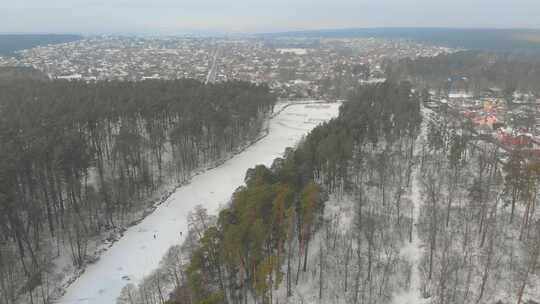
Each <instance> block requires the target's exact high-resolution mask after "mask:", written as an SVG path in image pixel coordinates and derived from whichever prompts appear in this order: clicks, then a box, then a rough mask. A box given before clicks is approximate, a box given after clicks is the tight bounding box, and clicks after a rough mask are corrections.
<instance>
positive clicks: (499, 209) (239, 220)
mask: <svg viewBox="0 0 540 304" xmlns="http://www.w3.org/2000/svg"><path fill="white" fill-rule="evenodd" d="M461 56H463V57H461ZM477 56H480V57H477ZM484 56H487V57H484ZM471 58H472V59H471ZM479 58H480V59H479ZM492 59H493V60H495V61H496V63H493V64H491V65H490V66H489V68H486V67H485V66H482V67H481V68H480V67H478V68H477V67H475V66H474V65H472V64H471V65H469V64H468V62H469V60H473V61H474V62H479V61H481V60H486V61H487V62H491V60H492ZM387 64H388V69H387V71H386V73H388V76H389V77H388V79H387V80H386V81H385V82H376V83H369V84H364V85H360V86H357V87H355V88H353V89H351V90H349V94H348V97H347V99H346V100H344V101H343V102H342V103H341V105H340V108H339V114H338V116H337V117H336V118H334V119H331V120H329V121H327V122H324V123H321V124H318V125H317V126H316V127H314V128H313V129H312V130H311V132H309V134H307V135H306V136H304V137H303V138H302V140H301V141H300V142H299V143H298V144H297V145H296V146H295V147H290V148H287V149H286V151H285V152H284V153H283V155H282V156H281V157H279V158H276V159H275V160H274V161H273V163H272V164H271V165H270V166H265V165H255V166H254V167H253V168H251V169H249V170H248V171H247V172H245V180H244V181H245V184H244V185H242V186H240V187H238V188H237V189H236V190H235V191H234V193H231V195H230V199H229V200H228V202H227V204H226V205H225V206H221V207H220V210H219V212H217V213H216V212H214V211H215V210H211V209H209V208H207V207H205V205H204V204H201V205H200V206H198V207H196V208H195V209H193V210H190V212H189V215H188V216H187V222H188V227H189V230H188V231H184V232H182V231H178V232H175V233H179V234H180V236H181V237H182V238H183V239H182V240H183V242H182V243H180V244H178V245H176V246H173V247H171V248H170V249H169V250H168V252H167V254H166V255H165V256H164V257H163V258H162V260H161V262H160V263H159V267H158V268H157V269H155V270H154V271H153V272H152V273H151V274H150V275H148V276H147V277H146V278H145V279H144V280H143V281H142V282H139V283H137V284H135V283H130V282H129V280H126V284H125V287H124V288H123V289H122V292H121V295H120V296H119V297H118V299H117V303H119V304H155V303H159V304H165V303H166V304H274V303H275V304H278V303H291V304H292V303H295V304H296V303H298V304H300V303H306V304H307V303H336V304H394V303H395V304H398V303H405V304H406V303H409V304H419V303H422V304H427V303H430V304H463V303H467V304H469V303H470V304H484V303H485V304H506V303H517V304H521V303H530V304H533V303H537V302H538V301H539V299H540V287H538V283H540V281H539V279H540V278H539V277H538V276H539V274H540V265H539V263H538V260H539V258H540V220H539V219H538V218H537V215H538V213H539V210H538V208H537V203H536V201H537V197H538V187H539V185H540V165H539V163H538V162H535V161H531V160H530V159H528V158H526V157H524V154H522V153H520V151H516V153H513V154H511V155H509V157H508V158H507V160H505V161H502V159H501V153H500V146H498V145H495V144H493V143H492V142H489V141H486V140H483V139H485V137H482V135H481V134H480V135H479V134H478V133H477V132H475V131H474V130H472V127H471V124H470V122H467V121H465V120H462V119H456V117H455V116H454V115H452V114H451V113H449V112H447V110H448V109H447V108H436V109H433V108H430V107H428V106H426V105H427V104H428V103H429V102H430V101H431V96H430V92H429V90H428V89H430V88H436V89H438V90H439V91H441V90H445V86H446V85H447V83H446V82H447V79H445V78H444V77H446V76H444V75H448V74H453V73H468V75H470V77H471V79H472V80H471V81H470V82H468V83H469V84H471V86H473V87H474V88H472V90H476V88H477V87H478V88H480V87H482V88H484V87H485V86H489V85H494V84H497V85H500V86H502V87H504V90H510V87H512V88H513V89H512V93H513V91H514V90H515V88H516V87H517V86H520V87H521V88H523V89H531V90H532V89H534V87H533V85H534V84H532V83H528V82H525V83H524V82H523V81H522V79H525V78H527V79H530V78H533V76H534V77H536V74H535V73H536V72H537V71H536V70H535V67H536V66H537V65H532V66H528V65H525V64H523V63H522V62H520V61H519V60H518V59H516V58H509V57H504V58H503V59H496V58H495V59H494V57H489V56H488V55H486V54H480V55H479V54H477V53H458V54H451V55H444V56H442V55H441V56H440V57H434V58H429V59H427V58H421V59H419V60H417V61H414V62H412V61H407V60H405V61H399V62H393V63H387ZM391 64H394V65H391ZM507 67H511V68H509V69H511V70H512V71H513V72H512V73H510V72H509V73H508V75H506V76H501V77H502V78H501V79H492V78H486V75H488V74H491V72H488V71H489V69H492V70H499V69H500V70H506V68H507ZM486 69H487V70H486ZM465 70H467V71H465ZM471 71H472V72H471ZM499 75H500V73H499ZM511 75H513V76H511ZM526 75H529V76H526ZM508 79H511V80H512V81H509V80H508ZM518 84H519V85H518ZM505 86H506V87H505ZM447 93H449V92H447ZM505 93H506V92H503V94H505ZM276 102H277V100H276V97H275V96H274V95H273V94H272V93H271V90H270V88H269V87H268V86H267V85H264V84H263V85H256V84H250V83H247V82H237V81H229V82H223V83H217V84H212V83H210V84H204V83H201V82H199V81H196V80H188V79H184V80H174V81H172V80H168V81H164V80H145V81H140V82H119V81H107V82H90V83H85V82H79V81H59V80H55V81H43V80H21V81H17V82H15V83H9V84H0V143H1V145H0V185H2V187H1V188H0V211H1V212H0V232H1V234H0V237H1V238H0V304H13V303H20V302H19V301H21V299H22V298H24V299H25V301H27V302H29V303H32V304H33V303H36V304H38V303H40V304H41V303H43V304H48V303H54V302H53V300H54V299H55V297H58V296H59V293H61V291H60V290H57V287H56V285H55V284H53V283H52V282H57V281H61V278H58V276H60V275H61V274H60V273H59V272H58V271H57V270H56V264H55V263H56V259H58V258H59V257H61V256H67V257H69V264H70V265H72V267H73V268H74V269H75V271H79V272H80V273H82V272H84V267H85V266H87V265H88V264H92V263H94V262H96V260H97V258H98V256H99V250H100V249H99V248H100V247H99V246H97V244H100V243H103V242H105V243H108V244H112V243H114V242H115V241H116V240H118V239H120V238H121V237H122V235H123V233H124V232H125V230H126V229H127V227H130V226H133V225H136V224H137V223H140V222H141V221H142V220H143V219H144V218H145V217H146V216H148V215H149V214H151V213H152V212H153V211H154V210H155V209H156V208H159V203H163V202H165V200H166V199H167V197H168V196H169V195H171V194H172V193H173V192H174V189H175V188H176V187H178V186H182V185H186V184H188V183H189V182H190V180H191V179H192V177H193V176H194V175H195V174H197V173H198V172H201V171H204V170H208V169H211V168H214V167H216V166H219V165H220V164H223V162H224V161H225V160H227V159H228V158H230V157H232V156H233V155H235V154H237V153H238V152H239V151H242V149H244V148H245V147H247V146H249V145H250V144H252V143H253V142H256V141H257V140H259V139H260V138H261V136H264V134H265V132H268V130H267V128H268V124H267V123H268V121H269V120H270V119H271V118H272V117H273V116H274V115H275V114H276V112H275V111H274V110H275V109H274V108H275V104H276ZM509 103H510V102H509ZM308 106H312V107H313V106H316V105H314V104H309V105H307V107H308ZM319 106H320V105H319ZM325 106H326V105H325ZM336 107H337V105H336ZM304 110H305V108H304ZM291 115H300V114H298V113H296V114H295V113H292V114H291ZM286 122H287V121H286V120H284V121H280V123H286ZM310 123H312V122H310ZM317 123H318V122H317ZM242 174H244V172H242ZM211 190H212V189H208V191H211ZM156 202H157V203H156ZM182 233H184V234H183V235H182ZM154 238H156V235H154ZM70 283H72V282H70ZM60 295H61V294H60ZM82 300H84V299H82Z"/></svg>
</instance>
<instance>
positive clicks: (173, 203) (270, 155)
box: [58, 103, 340, 304]
mask: <svg viewBox="0 0 540 304" xmlns="http://www.w3.org/2000/svg"><path fill="white" fill-rule="evenodd" d="M339 106H340V104H338V103H332V104H327V105H322V104H318V105H317V106H313V105H309V104H297V105H291V106H288V107H286V108H284V109H283V110H282V112H281V113H279V114H278V115H276V116H275V117H273V118H272V119H271V121H270V124H269V133H268V135H267V136H266V137H264V138H263V139H262V140H260V141H259V142H257V143H255V144H254V145H252V146H251V147H249V148H248V149H246V150H245V151H243V152H242V153H240V154H238V155H236V156H235V157H233V158H232V159H230V160H228V161H227V162H225V163H224V164H222V165H221V166H219V167H217V168H214V169H211V170H209V171H206V172H204V173H202V174H200V175H197V176H195V177H194V178H193V180H192V181H191V183H189V184H188V185H186V186H184V187H181V188H179V189H178V190H177V191H176V192H175V193H174V194H173V195H172V196H171V197H169V199H168V200H167V201H166V202H165V203H164V204H162V205H161V206H160V207H159V208H158V209H157V210H155V211H154V213H152V214H151V215H149V216H148V217H146V218H145V219H144V220H143V221H142V222H141V223H140V224H138V225H136V226H133V227H131V228H129V229H128V230H127V231H126V233H125V234H124V236H123V237H122V239H121V240H120V241H118V242H117V243H115V244H114V246H112V247H111V248H110V249H109V250H108V251H106V252H105V253H104V254H103V255H102V256H101V258H100V260H99V261H98V262H97V263H95V264H93V265H89V266H88V267H87V269H86V271H85V272H84V274H82V275H81V277H80V278H79V279H78V280H77V281H75V282H74V283H73V284H72V285H71V286H69V287H68V289H67V292H66V294H65V295H64V296H63V297H62V298H61V299H60V300H59V301H58V303H61V304H71V303H85V304H90V303H96V304H109V303H111V304H112V303H115V301H116V298H117V297H118V296H119V295H120V292H121V289H122V288H123V287H124V286H125V285H126V284H128V283H134V284H137V283H139V282H140V281H141V280H142V279H143V278H144V276H146V275H148V274H149V273H151V271H152V270H154V269H155V268H157V267H158V265H159V262H160V260H161V258H162V257H163V255H164V254H165V253H166V252H167V250H168V249H169V247H171V246H173V245H176V244H179V243H182V242H183V237H182V235H181V234H180V232H186V231H187V230H188V227H187V215H188V213H189V212H190V211H191V210H193V208H194V207H196V206H197V205H203V206H204V207H205V208H206V209H208V210H209V211H210V212H211V213H216V212H217V211H218V210H219V208H220V207H221V206H223V205H225V204H226V203H227V202H228V201H229V199H230V197H231V194H232V193H233V192H234V190H235V189H236V188H238V187H239V186H241V185H242V184H243V183H244V176H245V173H246V170H247V169H249V168H252V167H254V166H255V165H257V164H264V165H267V166H269V165H271V164H272V162H273V160H274V159H275V158H276V157H279V156H281V155H282V153H283V152H284V150H285V148H287V147H291V146H294V145H295V144H296V143H297V142H298V141H299V140H300V139H301V138H302V136H304V135H305V134H307V133H308V132H309V131H310V130H311V129H313V128H314V127H315V126H316V125H317V123H318V122H321V121H326V120H329V119H331V118H333V117H335V116H337V114H338V109H339ZM183 235H184V236H186V235H187V233H183Z"/></svg>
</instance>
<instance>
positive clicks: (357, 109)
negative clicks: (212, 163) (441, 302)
mask: <svg viewBox="0 0 540 304" xmlns="http://www.w3.org/2000/svg"><path fill="white" fill-rule="evenodd" d="M419 100H420V97H419V96H418V94H416V93H414V91H412V90H411V85H410V84H409V83H399V84H398V83H390V82H388V83H383V84H378V85H375V86H372V87H363V88H360V89H358V90H356V91H355V92H353V94H352V95H351V97H350V98H349V101H348V102H346V103H345V104H344V105H343V106H342V108H341V109H340V115H339V117H338V118H336V119H334V120H332V121H330V122H329V123H326V124H323V125H321V126H318V127H316V128H315V129H314V130H313V131H312V132H311V133H310V134H309V135H308V136H307V137H306V138H305V139H304V140H303V141H302V142H301V143H300V145H299V146H298V148H297V149H295V150H288V151H287V153H286V154H285V157H284V158H282V159H281V158H280V159H276V160H275V161H274V163H273V165H272V167H271V168H266V167H263V166H258V167H256V168H254V169H252V170H250V171H248V172H247V174H246V185H245V186H243V187H241V188H239V189H238V190H237V191H236V192H235V194H234V195H233V197H232V201H231V204H230V206H229V207H228V208H226V209H224V210H223V211H221V212H220V214H219V216H218V217H211V216H208V214H207V213H206V212H205V210H204V209H203V208H202V207H201V208H199V209H197V210H195V211H194V212H193V213H192V215H191V216H190V217H189V220H190V225H189V226H190V227H191V230H190V232H189V236H188V238H187V241H186V244H184V246H183V247H182V248H175V249H171V250H172V252H175V253H174V254H173V253H171V254H169V255H170V256H177V257H178V256H180V257H182V258H177V259H169V258H167V259H166V261H164V265H163V266H162V267H161V269H160V270H158V271H156V273H155V274H153V275H152V276H151V277H150V278H149V279H148V280H147V281H146V282H143V284H141V286H139V288H138V289H135V288H134V286H132V285H129V286H128V287H127V288H125V289H124V291H123V294H122V297H121V298H120V302H122V303H132V304H133V303H147V302H148V303H149V302H152V301H157V302H163V299H164V298H165V297H166V295H164V294H163V292H164V290H166V288H165V287H164V286H166V284H167V282H170V283H171V284H173V285H174V286H175V292H174V293H173V297H172V299H171V302H173V303H254V302H255V303H274V302H276V301H278V300H279V298H280V297H287V298H290V297H295V296H298V294H296V293H297V287H298V286H299V284H302V282H305V281H315V279H314V278H313V277H314V276H315V275H314V274H313V273H316V277H317V279H316V281H317V282H319V283H320V288H319V295H318V297H319V299H323V298H324V299H333V298H332V297H333V296H335V295H336V292H337V293H339V294H341V295H342V296H343V297H345V298H347V299H350V302H351V303H360V301H362V302H364V299H369V300H370V301H371V302H375V301H378V300H377V299H385V300H388V299H389V298H390V297H391V295H392V292H391V291H392V290H391V289H390V288H389V287H391V286H394V285H395V284H397V283H396V280H389V275H390V273H392V272H393V271H395V270H394V268H395V267H394V266H392V265H398V266H396V267H398V268H399V269H401V268H403V267H405V268H407V267H408V266H407V265H405V263H403V262H400V261H399V254H397V252H398V249H399V244H402V243H403V242H405V241H406V240H408V239H409V234H408V233H401V231H408V230H409V229H410V226H411V222H410V220H409V221H407V220H405V219H406V216H407V215H408V213H407V214H406V212H405V211H401V213H400V210H401V209H400V208H405V206H406V204H405V202H404V200H403V199H402V198H401V195H400V194H402V193H403V190H402V187H405V186H406V185H407V184H408V183H409V178H408V177H410V174H411V166H412V163H413V158H412V153H413V151H412V146H413V144H414V138H415V137H416V135H417V134H418V132H419V127H420V123H421V114H420V102H419ZM385 163H386V164H390V163H391V164H395V165H396V166H393V165H392V166H390V165H389V166H386V165H385ZM390 185H392V186H390ZM345 193H349V194H353V214H355V215H354V218H355V219H354V224H351V226H350V227H349V230H348V231H347V232H343V233H342V232H341V231H340V230H339V229H336V227H337V226H338V221H339V218H338V217H337V216H336V217H333V218H332V219H328V218H327V217H326V216H325V215H324V214H325V212H324V208H325V205H324V201H326V200H327V198H328V195H332V196H334V195H339V196H343V195H345ZM394 198H396V199H395V200H394ZM404 210H405V209H404ZM407 210H408V209H407ZM394 223H397V224H395V225H397V228H396V227H395V226H394ZM318 231H326V236H327V237H325V238H324V240H321V237H320V234H319V233H317V232H318ZM396 231H399V232H400V233H399V236H397V237H396V235H398V234H396ZM313 244H316V246H315V245H313ZM323 247H324V248H323ZM341 249H345V250H343V252H344V255H341V254H340V255H339V257H344V260H339V262H338V263H336V261H337V258H336V259H334V260H332V254H327V252H331V251H335V252H336V253H337V252H342V251H341ZM310 252H311V254H310ZM312 252H317V259H316V261H315V259H314V254H313V253H312ZM325 252H326V253H325ZM388 252H391V254H390V255H389V256H387V255H386V254H387V253H388ZM169 255H168V256H169ZM336 256H337V255H336ZM331 260H332V261H333V262H332V261H331ZM332 263H336V265H335V267H340V269H341V268H342V267H343V265H344V263H346V264H345V268H346V269H347V270H345V273H346V276H347V277H350V278H349V279H348V280H347V279H345V283H344V284H341V285H340V287H336V288H337V289H335V290H334V288H333V287H331V286H330V285H331V284H330V283H329V282H327V279H326V278H325V273H327V272H328V270H329V269H331V267H332V265H334V264H332ZM364 265H367V266H364ZM400 267H401V268H400ZM381 269H386V270H384V271H381ZM308 270H310V271H308ZM347 271H349V272H347ZM330 272H333V270H330ZM325 282H326V283H325ZM347 282H349V283H347ZM319 283H318V284H319ZM340 283H343V281H341V282H340ZM336 286H337V283H336ZM396 288H397V287H396ZM327 293H328V295H327ZM280 302H281V301H280Z"/></svg>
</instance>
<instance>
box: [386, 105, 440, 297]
mask: <svg viewBox="0 0 540 304" xmlns="http://www.w3.org/2000/svg"><path fill="white" fill-rule="evenodd" d="M422 110H423V111H422V115H423V116H424V117H427V116H429V114H428V113H431V111H430V110H429V109H426V108H423V109H422ZM421 128H422V129H421V133H420V135H419V136H418V138H417V139H416V143H415V151H414V153H415V155H417V156H418V155H419V153H420V151H419V150H420V147H421V145H422V142H423V141H425V140H426V136H427V135H426V134H427V122H426V119H424V121H423V122H422V127H421ZM419 175H420V166H419V165H418V164H416V166H414V169H413V172H412V179H411V181H412V185H411V189H410V192H409V199H410V200H411V202H412V204H413V227H412V240H411V242H409V243H408V244H407V245H406V246H405V247H403V248H402V249H401V255H402V256H403V257H404V258H405V259H406V260H407V261H409V263H410V264H411V281H410V286H409V289H408V290H402V291H401V292H399V293H398V294H396V295H395V297H394V303H396V304H420V303H427V302H428V299H425V298H423V297H422V294H421V292H420V288H421V286H420V285H421V278H420V271H419V269H418V268H419V265H420V259H421V258H422V256H423V255H424V249H423V248H424V245H423V244H422V241H421V240H420V238H419V236H418V231H417V229H416V226H417V224H418V219H419V214H420V210H421V209H422V194H421V191H420V188H421V185H420V181H419Z"/></svg>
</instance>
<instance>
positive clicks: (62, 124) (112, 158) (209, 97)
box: [0, 80, 275, 303]
mask: <svg viewBox="0 0 540 304" xmlns="http://www.w3.org/2000/svg"><path fill="white" fill-rule="evenodd" d="M0 92H1V93H0V142H1V143H2V144H1V145H0V184H1V185H2V187H1V188H0V233H1V234H0V236H1V239H0V303H18V299H20V296H21V295H23V296H26V297H28V298H29V299H30V301H31V302H33V303H49V295H50V294H51V293H53V292H54V290H50V289H52V288H53V287H54V286H53V285H52V283H51V284H50V285H49V282H53V281H55V280H57V279H58V278H56V277H55V276H57V275H58V274H57V272H56V271H57V270H56V269H55V265H54V264H53V261H54V259H55V258H56V257H58V256H66V255H67V256H69V257H70V259H71V260H72V264H73V265H74V266H75V267H76V268H79V267H82V266H83V265H84V264H86V263H89V262H92V255H93V252H91V251H90V250H89V248H94V247H95V243H97V242H101V241H108V242H112V241H114V239H115V238H118V237H120V236H121V234H122V230H123V229H124V228H123V227H125V226H129V225H131V224H133V223H135V222H137V221H139V220H140V219H141V218H143V217H144V216H145V215H146V214H147V213H149V212H151V211H152V208H155V206H154V205H153V199H155V198H159V196H163V195H167V192H168V191H171V189H173V188H174V186H175V185H179V184H182V183H184V182H186V181H188V180H189V178H190V176H191V175H192V174H193V173H195V172H196V171H197V170H201V169H204V168H207V167H211V166H215V165H216V164H218V163H219V162H220V161H222V160H224V159H226V158H227V157H229V156H230V155H232V154H233V153H235V152H236V151H237V150H239V149H242V148H243V146H245V145H246V144H248V143H249V142H250V141H252V140H255V139H256V138H257V137H258V136H259V135H260V134H261V132H263V129H264V122H265V119H266V118H267V116H268V115H269V114H270V113H271V111H272V108H273V105H274V102H275V98H274V97H273V96H272V95H271V94H270V93H269V91H268V88H267V87H266V86H264V85H261V86H258V85H252V84H248V83H244V82H228V83H224V84H216V85H205V84H203V83H201V82H198V81H195V80H178V81H145V82H100V83H83V82H68V81H31V80H27V81H20V82H16V83H9V84H8V83H5V84H4V85H2V86H1V87H0ZM103 237H105V238H106V240H102V238H103Z"/></svg>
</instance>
